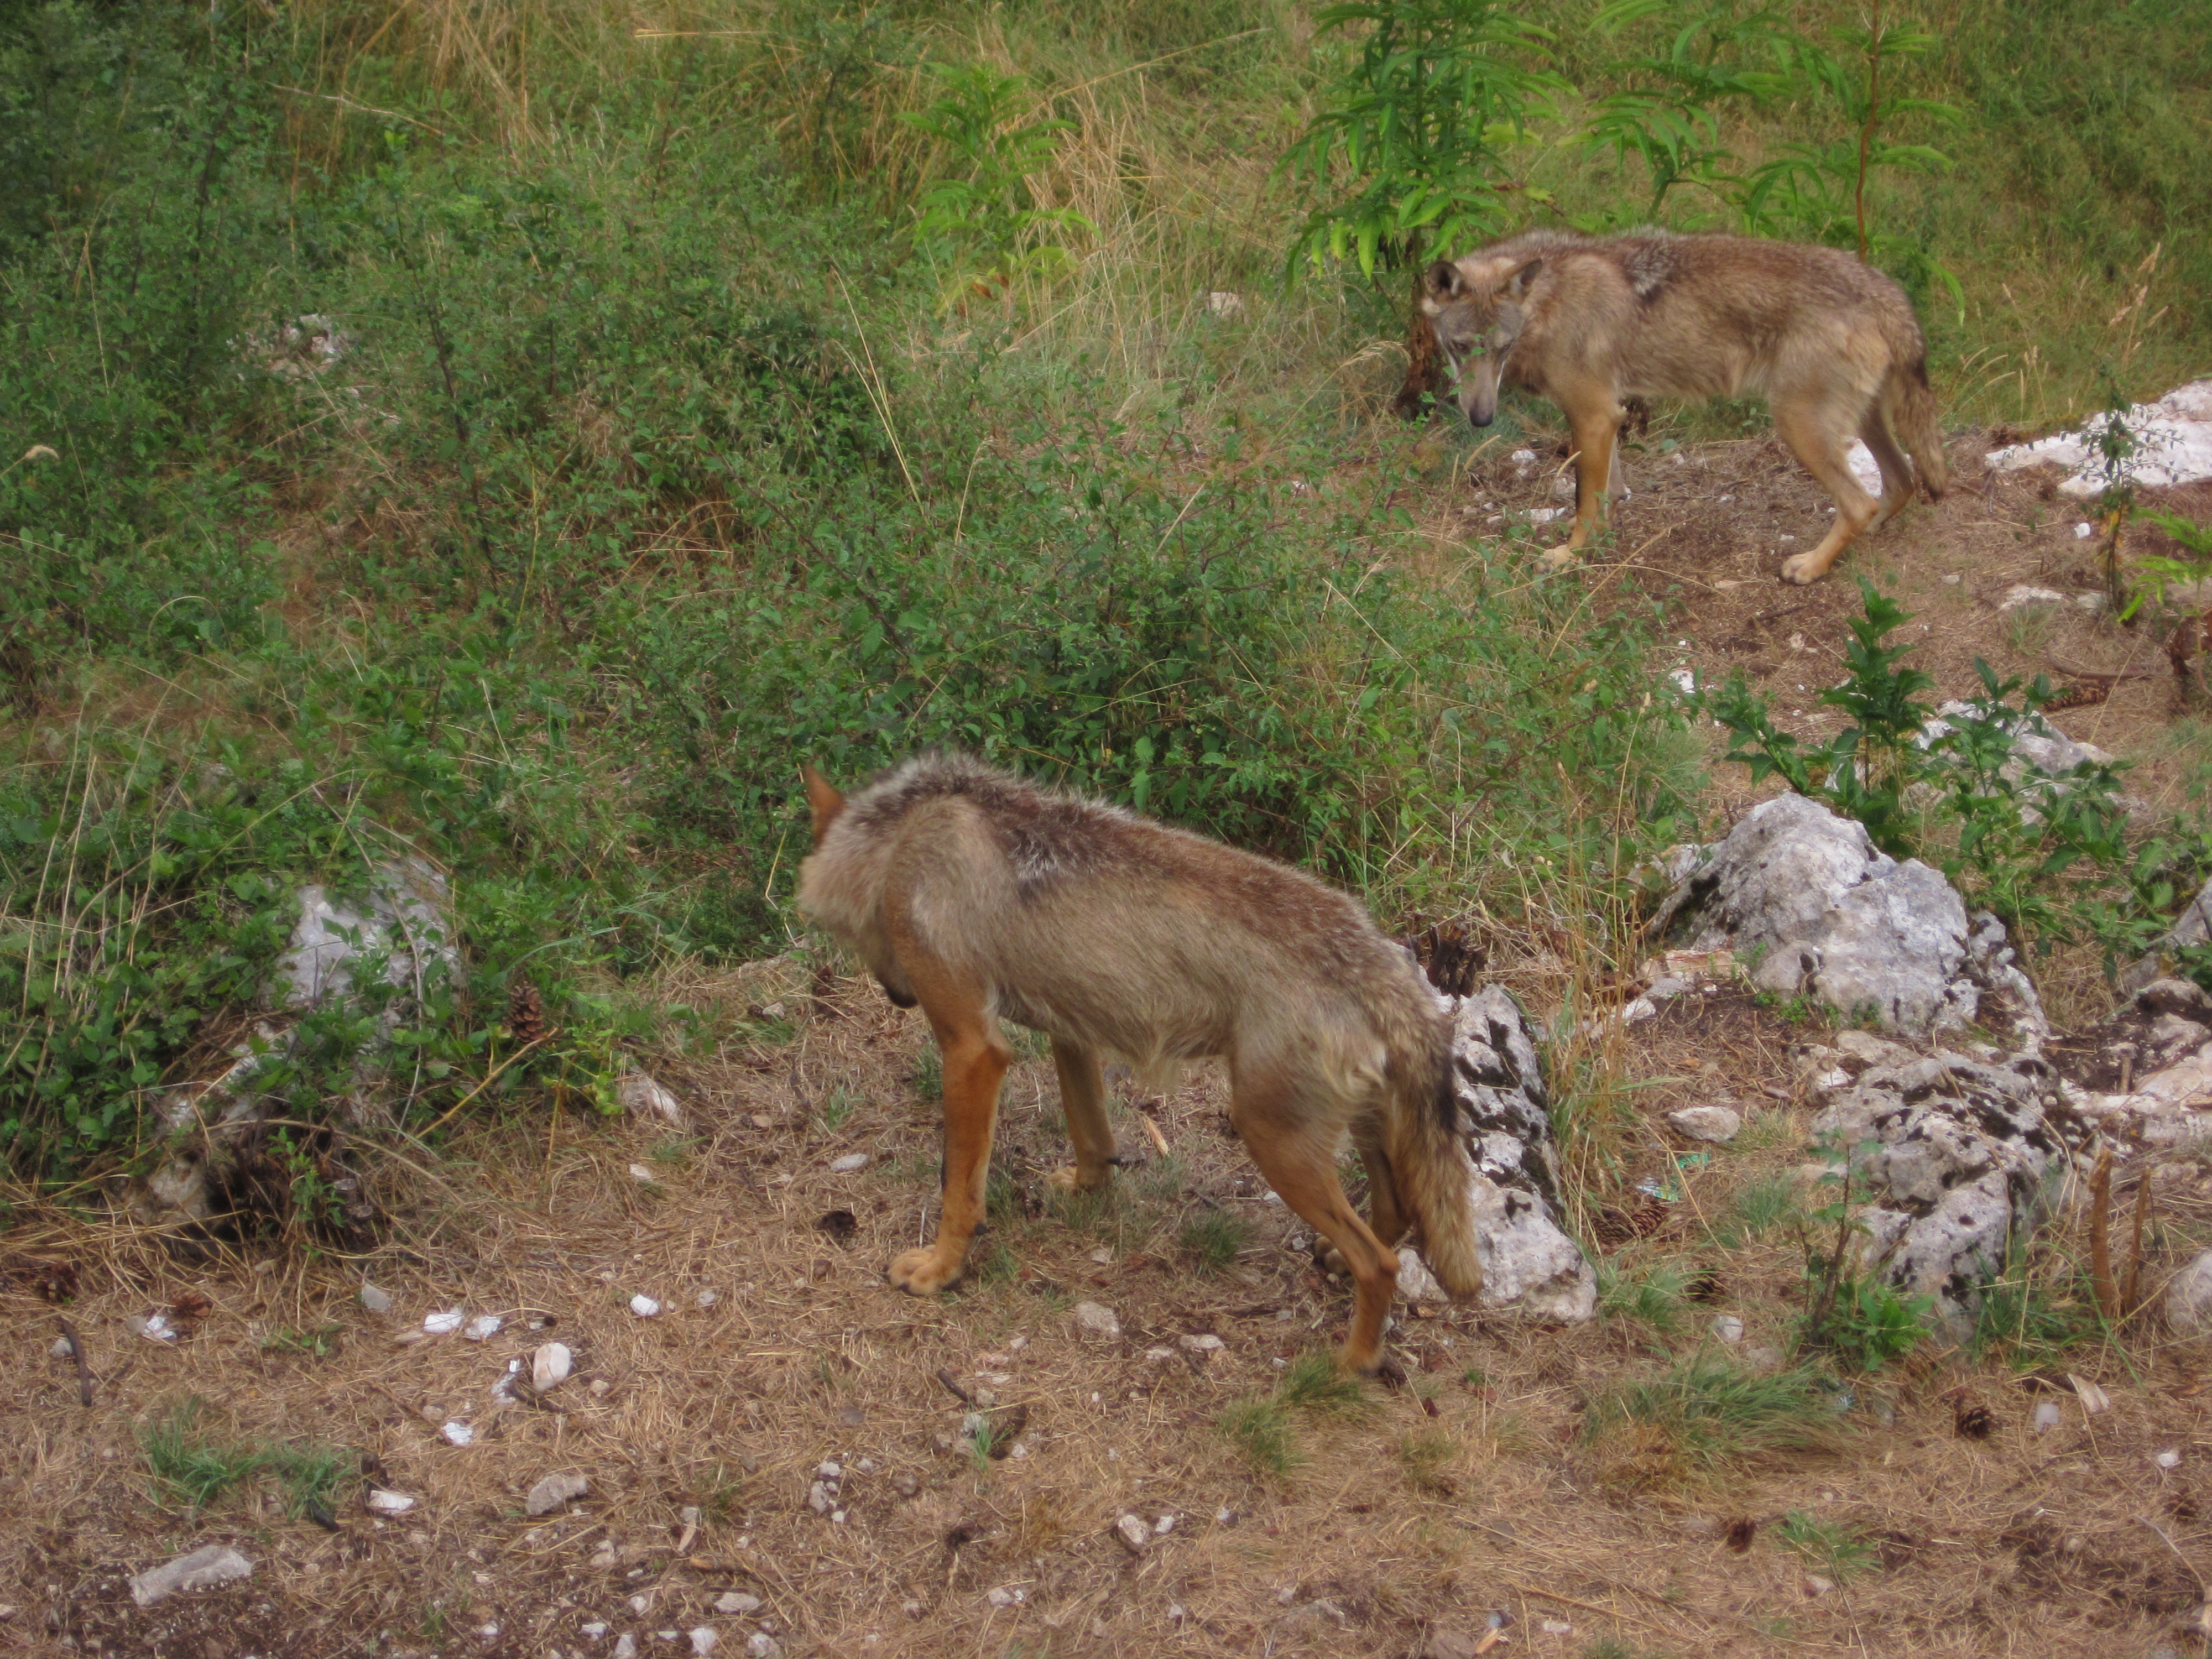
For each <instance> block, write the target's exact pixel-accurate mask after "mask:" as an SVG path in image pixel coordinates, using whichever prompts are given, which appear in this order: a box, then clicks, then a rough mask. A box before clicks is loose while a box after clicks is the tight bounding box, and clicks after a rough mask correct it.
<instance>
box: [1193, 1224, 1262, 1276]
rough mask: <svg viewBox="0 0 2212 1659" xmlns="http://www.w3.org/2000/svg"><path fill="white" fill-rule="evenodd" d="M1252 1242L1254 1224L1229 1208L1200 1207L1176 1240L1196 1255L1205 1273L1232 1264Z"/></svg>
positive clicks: (1218, 1270) (1220, 1269)
mask: <svg viewBox="0 0 2212 1659" xmlns="http://www.w3.org/2000/svg"><path fill="white" fill-rule="evenodd" d="M1251 1242H1252V1224H1251V1223H1250V1222H1249V1221H1247V1220H1245V1219H1244V1218H1243V1217H1242V1216H1239V1215H1233V1214H1231V1212H1228V1211H1227V1210H1200V1211H1199V1212H1197V1213H1196V1214H1194V1215H1193V1216H1191V1217H1190V1218H1188V1219H1187V1220H1186V1221H1184V1223H1183V1224H1182V1230H1181V1231H1178V1232H1177V1233H1176V1243H1177V1244H1179V1245H1181V1246H1182V1249H1183V1251H1184V1253H1185V1254H1186V1255H1189V1256H1191V1257H1193V1258H1194V1259H1195V1261H1196V1262H1197V1265H1198V1270H1199V1271H1200V1273H1209V1274H1211V1273H1220V1272H1222V1271H1223V1270H1224V1269H1225V1268H1226V1267H1229V1266H1230V1265H1231V1263H1232V1262H1234V1261H1236V1260H1237V1257H1238V1256H1239V1255H1242V1254H1243V1250H1244V1247H1245V1246H1246V1245H1248V1244H1249V1243H1251Z"/></svg>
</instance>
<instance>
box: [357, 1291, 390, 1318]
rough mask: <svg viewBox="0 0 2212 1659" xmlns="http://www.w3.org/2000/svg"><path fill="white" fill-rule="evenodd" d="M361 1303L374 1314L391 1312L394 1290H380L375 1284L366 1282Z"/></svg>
mask: <svg viewBox="0 0 2212 1659" xmlns="http://www.w3.org/2000/svg"><path fill="white" fill-rule="evenodd" d="M361 1305H362V1307H364V1308H366V1309H368V1310H369V1312H371V1313H374V1314H380V1313H390V1312H391V1311H392V1292H391V1291H380V1290H379V1289H377V1287H376V1286H375V1285H367V1284H365V1285H362V1287H361Z"/></svg>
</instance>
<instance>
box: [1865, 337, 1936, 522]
mask: <svg viewBox="0 0 2212 1659" xmlns="http://www.w3.org/2000/svg"><path fill="white" fill-rule="evenodd" d="M1881 403H1882V416H1883V418H1884V419H1885V420H1886V421H1887V422H1888V424H1889V429H1890V430H1891V431H1892V432H1893V433H1895V434H1896V435H1897V441H1898V442H1899V443H1900V444H1902V445H1903V446H1904V447H1905V453H1906V454H1908V455H1910V456H1911V457H1912V470H1913V471H1914V472H1916V473H1917V474H1918V475H1919V478H1920V487H1921V489H1923V490H1925V491H1926V492H1927V495H1928V499H1929V501H1941V500H1942V499H1943V492H1944V491H1945V490H1947V489H1949V488H1950V487H1951V471H1950V468H1949V467H1948V466H1947V465H1945V464H1944V460H1943V433H1942V428H1940V427H1938V426H1937V425H1936V394H1935V392H1932V391H1930V390H1929V386H1928V357H1927V354H1926V352H1925V350H1924V349H1921V350H1916V351H1915V352H1914V354H1913V355H1912V356H1910V357H1908V358H1904V359H1901V360H1897V361H1893V362H1892V363H1891V364H1890V369H1889V376H1888V379H1887V380H1886V381H1884V382H1883V385H1882V389H1881Z"/></svg>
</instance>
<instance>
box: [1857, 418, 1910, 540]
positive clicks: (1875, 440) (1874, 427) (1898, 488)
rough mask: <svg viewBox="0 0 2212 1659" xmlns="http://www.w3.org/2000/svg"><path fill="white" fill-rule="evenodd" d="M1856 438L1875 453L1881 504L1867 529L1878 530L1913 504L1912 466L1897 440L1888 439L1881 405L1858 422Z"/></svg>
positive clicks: (1889, 437)
mask: <svg viewBox="0 0 2212 1659" xmlns="http://www.w3.org/2000/svg"><path fill="white" fill-rule="evenodd" d="M1859 438H1860V441H1862V442H1863V443H1864V444H1865V445H1866V447H1868V448H1869V449H1870V450H1872V451H1873V452H1874V459H1875V465H1877V466H1879V467H1880V468H1881V504H1880V505H1879V506H1877V507H1875V514H1874V522H1873V523H1872V524H1870V525H1869V526H1867V528H1868V529H1869V530H1879V529H1881V527H1882V526H1884V525H1886V524H1887V523H1888V522H1889V521H1890V520H1892V519H1893V518H1895V517H1896V516H1897V515H1898V514H1899V513H1902V512H1904V511H1905V507H1908V506H1909V505H1911V501H1912V463H1911V462H1910V461H1908V460H1906V459H1905V452H1904V451H1903V450H1902V449H1900V448H1899V447H1898V443H1897V440H1896V439H1895V438H1893V437H1892V436H1891V435H1890V431H1889V422H1887V421H1886V420H1884V419H1883V418H1882V414H1881V404H1875V406H1874V407H1873V408H1872V409H1870V410H1868V411H1867V417H1866V419H1864V420H1863V421H1862V422H1859Z"/></svg>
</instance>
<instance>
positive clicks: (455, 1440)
mask: <svg viewBox="0 0 2212 1659" xmlns="http://www.w3.org/2000/svg"><path fill="white" fill-rule="evenodd" d="M438 1432H439V1433H440V1434H442V1435H444V1436H445V1437H446V1439H447V1442H448V1443H450V1444H453V1445H456V1446H465V1445H467V1444H468V1443H469V1442H470V1441H471V1440H473V1439H475V1438H476V1437H477V1431H475V1430H474V1429H472V1428H471V1427H470V1426H469V1425H467V1424H465V1423H463V1422H459V1421H453V1422H448V1423H441V1424H440V1425H439V1426H438Z"/></svg>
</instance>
